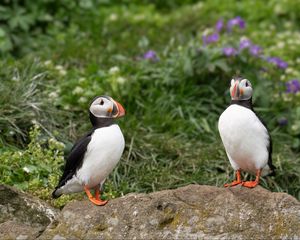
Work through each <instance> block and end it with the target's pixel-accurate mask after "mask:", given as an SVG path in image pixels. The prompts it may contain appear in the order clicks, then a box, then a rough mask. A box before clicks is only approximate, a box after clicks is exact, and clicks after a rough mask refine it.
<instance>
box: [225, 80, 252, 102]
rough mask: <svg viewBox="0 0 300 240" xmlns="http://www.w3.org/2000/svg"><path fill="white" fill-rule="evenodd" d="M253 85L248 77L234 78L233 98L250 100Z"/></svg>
mask: <svg viewBox="0 0 300 240" xmlns="http://www.w3.org/2000/svg"><path fill="white" fill-rule="evenodd" d="M252 93H253V90H252V85H251V83H250V81H249V80H247V79H232V80H231V86H230V95H231V99H232V100H249V99H250V98H251V97H252Z"/></svg>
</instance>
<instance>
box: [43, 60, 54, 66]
mask: <svg viewBox="0 0 300 240" xmlns="http://www.w3.org/2000/svg"><path fill="white" fill-rule="evenodd" d="M44 65H45V66H50V65H52V61H51V60H47V61H45V62H44Z"/></svg>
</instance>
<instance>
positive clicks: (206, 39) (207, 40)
mask: <svg viewBox="0 0 300 240" xmlns="http://www.w3.org/2000/svg"><path fill="white" fill-rule="evenodd" d="M202 40H203V44H204V45H207V44H210V43H214V42H217V41H218V40H219V33H213V34H210V35H206V36H205V35H203V36H202Z"/></svg>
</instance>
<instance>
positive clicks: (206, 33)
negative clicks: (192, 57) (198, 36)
mask: <svg viewBox="0 0 300 240" xmlns="http://www.w3.org/2000/svg"><path fill="white" fill-rule="evenodd" d="M212 32H213V31H212V29H211V28H206V29H205V30H204V31H203V34H202V35H203V36H207V35H209V34H211V33H212Z"/></svg>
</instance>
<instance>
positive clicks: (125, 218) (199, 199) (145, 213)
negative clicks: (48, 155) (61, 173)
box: [40, 185, 300, 239]
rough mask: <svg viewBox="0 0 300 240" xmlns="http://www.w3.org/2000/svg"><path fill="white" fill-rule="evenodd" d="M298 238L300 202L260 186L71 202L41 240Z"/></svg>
mask: <svg viewBox="0 0 300 240" xmlns="http://www.w3.org/2000/svg"><path fill="white" fill-rule="evenodd" d="M61 238H62V239H63V238H66V239H71V238H72V239H203V238H204V239H206V238H207V239H212V238H214V239H220V238H223V239H283V238H286V239H299V238H300V203H299V201H298V200H296V199H295V198H293V197H291V196H290V195H288V194H286V193H272V192H270V191H267V190H265V189H264V188H262V187H256V188H254V189H247V188H244V187H240V186H238V187H234V188H228V189H225V188H217V187H213V186H201V185H189V186H186V187H182V188H178V189H175V190H165V191H160V192H155V193H151V194H128V195H126V196H124V197H121V198H118V199H114V200H111V201H110V202H109V203H108V204H107V205H105V206H103V207H97V206H94V205H92V204H91V203H90V202H89V201H74V202H71V203H69V204H68V205H66V206H65V208H64V209H63V210H62V213H61V217H60V219H59V220H58V224H57V225H56V227H54V228H47V229H46V231H45V232H44V233H43V234H42V235H41V236H40V239H61Z"/></svg>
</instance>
